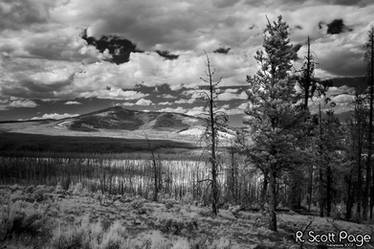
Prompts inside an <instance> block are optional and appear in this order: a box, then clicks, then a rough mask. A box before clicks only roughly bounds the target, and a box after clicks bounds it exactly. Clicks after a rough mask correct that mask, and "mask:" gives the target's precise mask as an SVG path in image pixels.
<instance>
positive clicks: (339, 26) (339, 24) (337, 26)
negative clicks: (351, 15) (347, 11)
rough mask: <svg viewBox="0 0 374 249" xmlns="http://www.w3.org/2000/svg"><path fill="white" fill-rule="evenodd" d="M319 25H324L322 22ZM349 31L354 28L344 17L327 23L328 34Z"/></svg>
mask: <svg viewBox="0 0 374 249" xmlns="http://www.w3.org/2000/svg"><path fill="white" fill-rule="evenodd" d="M319 26H320V28H321V26H322V25H321V24H320V25H319ZM347 31H352V29H351V28H349V27H347V26H346V25H345V24H344V21H343V19H335V20H333V21H332V22H331V23H329V24H327V34H331V35H335V34H340V33H344V32H347Z"/></svg>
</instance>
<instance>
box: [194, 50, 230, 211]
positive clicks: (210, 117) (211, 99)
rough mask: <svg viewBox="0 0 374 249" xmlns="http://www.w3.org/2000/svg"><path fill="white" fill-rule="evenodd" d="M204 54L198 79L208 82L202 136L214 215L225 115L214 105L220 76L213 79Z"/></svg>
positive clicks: (217, 195) (207, 58)
mask: <svg viewBox="0 0 374 249" xmlns="http://www.w3.org/2000/svg"><path fill="white" fill-rule="evenodd" d="M205 55H206V72H205V73H206V75H205V77H201V78H200V79H201V80H202V81H204V82H205V83H207V84H208V86H209V90H208V92H206V91H205V92H204V91H203V92H202V94H203V97H204V99H205V100H206V101H207V107H208V114H207V118H206V120H207V128H206V131H205V132H204V137H205V138H206V141H207V143H208V146H209V147H210V156H209V160H210V163H211V178H210V179H209V181H210V183H211V190H212V196H211V198H212V202H211V204H212V212H213V214H214V215H217V213H218V202H219V188H218V179H217V178H218V171H219V168H218V166H219V162H218V157H217V144H218V132H219V131H220V130H222V129H223V128H224V127H225V124H226V122H227V115H226V114H225V113H224V112H222V111H220V110H218V108H217V106H216V100H217V97H218V94H219V89H218V85H219V84H220V83H221V81H222V78H219V79H218V80H215V79H214V77H215V76H214V75H215V71H214V69H213V68H212V65H211V61H210V58H209V56H208V54H207V53H205Z"/></svg>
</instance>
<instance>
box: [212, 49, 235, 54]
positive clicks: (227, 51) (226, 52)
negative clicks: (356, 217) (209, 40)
mask: <svg viewBox="0 0 374 249" xmlns="http://www.w3.org/2000/svg"><path fill="white" fill-rule="evenodd" d="M230 50H231V48H217V49H216V50H214V51H213V52H214V53H217V54H228V53H229V52H230Z"/></svg>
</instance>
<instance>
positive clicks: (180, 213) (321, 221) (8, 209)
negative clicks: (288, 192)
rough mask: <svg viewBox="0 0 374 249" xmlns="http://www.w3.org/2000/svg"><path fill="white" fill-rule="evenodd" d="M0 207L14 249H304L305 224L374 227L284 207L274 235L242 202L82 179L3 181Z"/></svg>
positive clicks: (4, 234) (5, 237)
mask: <svg viewBox="0 0 374 249" xmlns="http://www.w3.org/2000/svg"><path fill="white" fill-rule="evenodd" d="M0 205H1V206H0V208H1V212H0V213H1V215H0V219H1V221H0V222H1V223H0V224H1V230H0V243H1V244H2V247H1V248H9V249H15V248H19V249H26V248H51V249H57V248H58V249H61V248H87V249H91V248H92V249H93V248H105V249H108V248H126V249H137V248H139V249H140V248H154V249H156V248H157V249H172V248H173V249H193V248H206V249H234V248H235V249H239V248H243V249H249V248H257V249H260V248H274V249H275V248H277V249H282V248H285V249H286V248H287V249H289V248H301V247H300V245H299V244H297V243H295V242H294V235H295V232H296V231H297V230H303V229H304V228H306V226H307V225H308V224H310V226H309V228H308V229H311V230H315V231H316V232H322V231H337V230H342V229H344V230H347V231H348V232H350V231H351V232H355V233H357V232H360V233H370V234H373V232H374V227H373V225H359V224H355V223H349V222H344V221H336V220H333V219H328V218H327V219H326V218H319V217H318V218H317V217H316V218H311V217H307V216H302V215H295V214H288V213H281V214H280V215H279V227H280V229H279V232H278V233H274V232H272V231H270V230H268V229H267V228H266V219H265V218H264V217H263V216H262V215H261V214H260V213H256V212H247V211H244V210H240V209H239V208H237V207H232V208H230V209H227V210H223V209H221V210H220V211H219V215H218V217H217V218H213V217H211V216H210V210H209V209H208V208H206V207H201V206H195V205H191V203H188V202H176V201H174V200H170V199H164V200H162V201H160V202H158V203H156V202H151V201H148V200H146V199H143V198H141V197H136V198H135V197H131V196H127V195H111V196H106V195H102V194H100V193H90V192H87V190H85V189H84V188H82V186H81V185H75V186H72V187H71V188H70V189H68V190H63V189H62V188H61V187H60V186H56V187H53V186H49V187H47V186H41V185H40V186H29V187H21V186H19V185H13V186H4V185H3V186H0ZM303 248H315V247H314V246H313V247H311V246H308V245H307V244H305V245H304V247H303ZM321 248H322V247H321ZM346 248H354V247H346ZM364 248H374V246H373V245H366V247H364Z"/></svg>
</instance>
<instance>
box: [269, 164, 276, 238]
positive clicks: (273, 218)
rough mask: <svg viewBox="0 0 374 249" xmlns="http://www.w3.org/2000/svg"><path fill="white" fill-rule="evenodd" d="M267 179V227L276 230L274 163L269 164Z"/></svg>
mask: <svg viewBox="0 0 374 249" xmlns="http://www.w3.org/2000/svg"><path fill="white" fill-rule="evenodd" d="M269 178H270V179H269V180H270V182H269V183H270V195H269V216H270V222H269V229H270V230H272V231H277V214H276V208H277V207H276V206H277V200H276V198H277V196H276V191H277V190H276V187H277V182H276V169H275V165H271V167H270V172H269Z"/></svg>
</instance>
